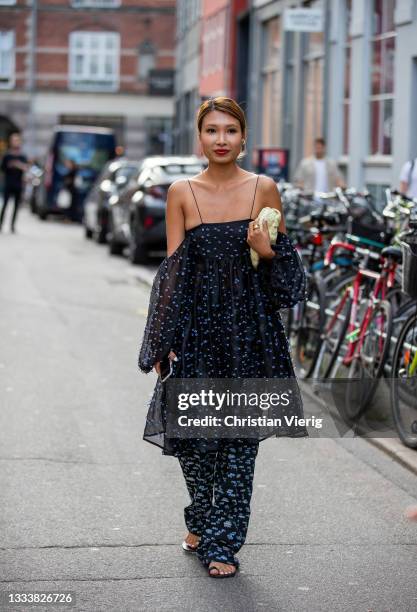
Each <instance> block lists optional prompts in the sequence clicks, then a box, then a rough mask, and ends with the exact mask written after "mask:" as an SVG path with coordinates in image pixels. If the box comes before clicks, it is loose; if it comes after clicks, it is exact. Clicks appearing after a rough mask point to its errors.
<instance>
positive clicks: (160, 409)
mask: <svg viewBox="0 0 417 612" xmlns="http://www.w3.org/2000/svg"><path fill="white" fill-rule="evenodd" d="M258 179H259V176H258V177H257V180H256V186H255V194H256V187H257V185H258ZM189 184H190V189H191V190H192V191H193V189H192V186H191V181H190V182H189ZM193 195H194V191H193ZM194 199H195V195H194ZM254 201H255V195H254V197H253V201H252V209H251V211H250V214H249V216H248V218H247V219H238V220H233V221H225V222H218V223H207V222H204V221H203V219H202V217H201V213H200V209H199V208H198V204H197V200H196V199H195V203H196V206H197V208H198V212H199V215H200V219H201V223H200V224H199V225H197V226H196V227H193V228H191V229H189V230H186V232H185V238H184V240H183V242H182V243H181V244H180V245H179V246H178V248H177V249H176V250H175V251H174V253H172V255H171V256H170V257H166V258H165V259H164V260H163V261H162V263H161V265H160V266H159V269H158V271H157V274H156V276H155V279H154V282H153V286H152V291H151V297H150V303H149V310H148V317H147V322H146V326H145V332H144V336H143V340H142V345H141V348H140V352H139V361H138V365H139V369H140V370H141V371H142V372H146V373H147V372H150V371H151V370H152V368H153V366H154V364H155V362H157V361H160V360H161V359H162V358H163V357H165V356H166V355H167V354H168V353H169V352H170V350H173V351H174V352H175V354H176V355H177V357H178V361H177V362H174V373H173V376H174V377H178V378H181V377H183V378H187V377H188V378H268V379H270V378H292V379H294V378H295V374H294V369H293V365H292V361H291V356H290V352H289V345H288V341H287V338H286V336H285V332H284V327H283V325H282V322H281V318H280V314H279V310H278V306H277V305H280V306H281V307H282V304H283V302H285V295H286V289H287V288H286V287H285V286H283V284H284V282H285V281H284V280H283V277H282V274H281V273H280V265H281V262H282V261H284V260H286V261H287V265H288V263H289V265H291V261H292V260H294V257H295V256H296V257H298V254H297V253H296V251H295V248H294V246H293V244H292V242H291V240H290V238H289V237H288V236H287V235H286V234H283V233H280V232H279V233H278V236H277V240H276V244H273V245H272V248H273V249H274V251H275V253H276V256H275V257H274V258H273V259H271V260H266V259H261V260H260V262H259V266H258V268H257V269H255V268H254V267H253V266H252V262H251V259H250V247H249V245H248V243H247V241H246V237H247V230H248V225H249V222H250V221H251V220H252V219H251V217H252V211H253V204H254ZM297 274H298V276H299V271H298V269H297V268H296V267H294V276H295V278H294V279H293V280H294V282H296V283H298V284H301V285H303V283H304V284H305V278H298V277H297ZM298 396H299V397H298V404H297V410H296V416H297V417H298V418H303V406H302V401H301V395H300V394H298ZM166 410H167V402H166V391H165V385H164V383H161V382H160V380H159V378H158V380H157V382H156V385H155V388H154V391H153V394H152V397H151V399H150V401H149V404H148V413H147V418H146V425H145V431H144V435H143V439H144V440H146V441H148V442H151V443H153V444H156V445H157V446H159V447H160V448H162V452H163V454H165V455H177V450H178V448H179V445H181V444H184V443H189V442H190V440H186V441H184V440H180V441H179V440H177V439H172V438H168V437H167V436H166V435H165V427H166ZM274 435H276V436H277V437H278V435H284V436H291V437H303V436H308V432H307V429H306V428H305V427H304V426H301V425H300V426H298V427H294V426H292V427H291V428H288V430H286V429H285V428H280V433H279V434H274ZM193 442H195V443H196V444H199V445H204V444H206V447H207V448H209V449H212V448H215V444H216V440H211V441H206V442H204V441H201V440H195V441H194V440H193Z"/></svg>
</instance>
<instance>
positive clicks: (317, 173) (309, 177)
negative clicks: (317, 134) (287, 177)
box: [294, 138, 345, 193]
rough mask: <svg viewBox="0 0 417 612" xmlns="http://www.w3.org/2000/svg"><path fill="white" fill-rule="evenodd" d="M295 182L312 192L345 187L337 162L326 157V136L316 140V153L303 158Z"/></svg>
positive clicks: (323, 191) (326, 191)
mask: <svg viewBox="0 0 417 612" xmlns="http://www.w3.org/2000/svg"><path fill="white" fill-rule="evenodd" d="M294 182H295V184H296V185H297V187H300V189H303V190H304V191H308V192H310V193H313V192H314V193H328V192H329V191H334V190H335V189H336V187H342V188H344V187H345V183H344V180H343V177H342V174H341V172H340V170H339V168H338V167H337V164H336V162H335V161H334V160H333V159H330V158H329V157H326V142H325V140H324V138H316V140H315V141H314V155H313V156H311V157H305V158H304V159H302V160H301V162H300V164H299V166H298V168H297V170H296V173H295V176H294Z"/></svg>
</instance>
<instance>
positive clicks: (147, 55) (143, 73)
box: [138, 40, 156, 79]
mask: <svg viewBox="0 0 417 612" xmlns="http://www.w3.org/2000/svg"><path fill="white" fill-rule="evenodd" d="M155 65H156V49H155V47H154V45H153V44H152V42H151V41H150V40H145V41H144V42H143V43H142V44H141V45H140V46H139V57H138V78H139V79H147V78H148V77H149V72H150V71H151V70H153V69H154V68H155Z"/></svg>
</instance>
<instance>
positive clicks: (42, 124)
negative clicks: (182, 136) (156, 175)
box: [0, 0, 175, 157]
mask: <svg viewBox="0 0 417 612" xmlns="http://www.w3.org/2000/svg"><path fill="white" fill-rule="evenodd" d="M174 49H175V1H174V0H0V146H1V141H2V140H3V143H4V137H5V135H6V134H7V132H8V131H10V129H11V128H12V127H16V128H18V129H21V130H22V131H23V135H24V139H25V142H26V147H27V149H28V150H29V152H30V153H31V154H35V155H41V156H42V155H43V154H44V153H45V150H46V147H47V145H48V142H49V139H50V136H51V128H52V127H53V126H54V125H56V124H57V123H72V124H74V123H75V124H87V125H101V126H110V127H113V128H114V129H115V130H116V133H117V135H118V140H119V143H120V144H122V145H124V146H125V147H126V151H127V153H128V155H129V156H131V157H141V156H143V155H144V154H149V153H163V152H170V150H171V142H170V134H171V131H172V130H171V127H172V117H173V112H174V103H173V77H174V63H175V62H174V55H175V51H174Z"/></svg>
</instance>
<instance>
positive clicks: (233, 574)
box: [208, 561, 239, 578]
mask: <svg viewBox="0 0 417 612" xmlns="http://www.w3.org/2000/svg"><path fill="white" fill-rule="evenodd" d="M211 563H213V561H211ZM218 563H220V561H219V562H218ZM221 563H223V561H222V562H221ZM227 565H233V563H230V564H229V563H227ZM238 569H239V566H238V565H237V566H235V571H234V572H230V573H228V574H221V573H220V570H219V568H218V567H215V566H214V565H213V567H210V566H209V567H208V575H209V576H210V578H234V577H235V576H236V573H237V571H238ZM212 570H217V572H218V573H217V574H212V573H211V571H212Z"/></svg>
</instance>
